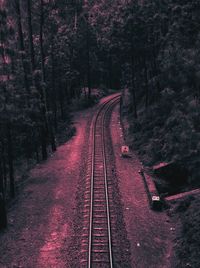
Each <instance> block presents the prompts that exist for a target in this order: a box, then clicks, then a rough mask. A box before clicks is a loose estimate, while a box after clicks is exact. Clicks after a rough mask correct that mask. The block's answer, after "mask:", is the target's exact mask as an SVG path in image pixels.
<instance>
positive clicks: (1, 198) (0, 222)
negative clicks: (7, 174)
mask: <svg viewBox="0 0 200 268" xmlns="http://www.w3.org/2000/svg"><path fill="white" fill-rule="evenodd" d="M6 227H7V214H6V204H5V190H4V178H3V165H2V162H1V161H0V230H1V229H4V228H6Z"/></svg>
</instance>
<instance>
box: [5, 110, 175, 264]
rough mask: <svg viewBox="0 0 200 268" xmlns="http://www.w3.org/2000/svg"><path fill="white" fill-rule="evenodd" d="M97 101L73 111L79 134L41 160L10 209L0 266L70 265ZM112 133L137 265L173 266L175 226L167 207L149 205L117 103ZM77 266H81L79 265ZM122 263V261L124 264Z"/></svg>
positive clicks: (132, 250) (128, 229) (120, 184)
mask: <svg viewBox="0 0 200 268" xmlns="http://www.w3.org/2000/svg"><path fill="white" fill-rule="evenodd" d="M95 109H96V106H94V107H92V108H89V109H87V110H84V111H79V112H76V113H74V121H75V122H74V124H75V127H76V135H75V136H74V137H72V139H71V140H69V141H68V142H67V143H65V144H63V145H61V146H60V147H58V150H57V152H56V153H55V154H53V155H52V157H51V158H49V159H48V160H47V161H45V162H43V163H41V164H38V165H37V166H36V167H35V168H33V169H32V170H31V172H30V174H29V179H28V180H27V181H26V183H25V184H24V185H23V187H22V188H21V189H20V192H21V194H20V196H18V197H17V199H16V202H15V203H14V204H13V205H12V206H11V208H10V209H9V212H8V221H9V222H8V228H7V229H6V230H5V231H4V232H2V233H1V234H0V254H1V255H0V268H17V267H18V268H20V267H21V268H27V267H29V268H51V267H52V268H64V267H65V268H66V267H70V268H71V267H72V265H70V263H72V260H71V256H72V255H71V254H70V253H71V251H70V250H69V247H70V245H71V244H72V241H73V236H74V233H73V231H74V215H75V208H76V205H77V198H76V194H77V189H78V183H79V179H80V176H83V170H84V165H85V161H83V160H84V159H85V157H87V156H86V152H87V147H88V142H89V139H88V137H89V125H90V123H91V119H92V115H93V112H94V110H95ZM111 135H112V139H113V149H114V156H115V165H116V172H117V176H118V180H119V188H120V192H121V198H122V204H123V212H124V220H125V224H126V228H127V234H128V239H129V241H130V245H131V255H132V266H131V267H134V268H146V267H148V268H151V267H152V268H153V267H157V268H159V267H160V268H161V267H162V268H164V267H166V268H170V267H172V266H170V254H171V249H172V242H171V241H172V236H173V232H174V228H173V227H172V224H171V222H170V219H169V218H168V216H167V215H166V213H165V212H153V211H151V210H150V208H149V204H148V201H147V196H146V192H145V188H144V185H143V182H142V180H141V177H140V176H139V174H138V170H139V169H140V167H141V164H140V162H139V160H138V159H137V157H136V155H135V154H134V152H131V158H121V156H120V148H121V145H122V144H123V138H122V131H121V128H120V125H119V111H118V107H117V108H116V109H115V110H114V112H113V115H112V118H111ZM76 268H77V267H76ZM122 268H123V267H122Z"/></svg>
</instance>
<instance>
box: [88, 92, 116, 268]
mask: <svg viewBox="0 0 200 268" xmlns="http://www.w3.org/2000/svg"><path fill="white" fill-rule="evenodd" d="M119 99H120V94H119V95H117V96H115V97H113V98H112V99H110V100H108V101H107V102H105V103H103V104H102V105H101V107H100V109H99V110H98V112H97V114H96V116H95V119H94V122H93V128H92V159H91V177H90V180H91V186H90V216H89V242H88V243H89V245H88V268H92V236H93V234H92V232H93V204H94V179H95V175H94V173H95V152H96V140H95V133H96V127H97V122H98V119H99V117H100V115H101V114H102V111H103V115H102V118H101V128H102V137H101V142H102V146H103V147H102V153H103V169H104V187H105V196H106V213H107V228H108V246H109V253H108V254H109V261H110V268H113V256H112V238H111V225H110V211H109V194H108V183H107V168H106V165H107V164H106V152H105V129H104V123H105V117H106V114H107V112H108V111H109V110H110V109H111V107H112V106H114V105H115V104H116V103H117V102H119ZM106 105H108V106H107V107H106ZM105 107H106V109H105Z"/></svg>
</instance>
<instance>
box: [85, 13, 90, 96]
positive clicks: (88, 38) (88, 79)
mask: <svg viewBox="0 0 200 268" xmlns="http://www.w3.org/2000/svg"><path fill="white" fill-rule="evenodd" d="M86 57H87V84H88V99H89V100H90V98H91V66H90V34H89V26H88V18H87V21H86Z"/></svg>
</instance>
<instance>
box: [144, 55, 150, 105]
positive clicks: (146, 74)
mask: <svg viewBox="0 0 200 268" xmlns="http://www.w3.org/2000/svg"><path fill="white" fill-rule="evenodd" d="M144 76H145V77H144V79H145V108H146V110H147V108H148V105H149V86H148V70H147V63H146V59H145V60H144Z"/></svg>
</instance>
